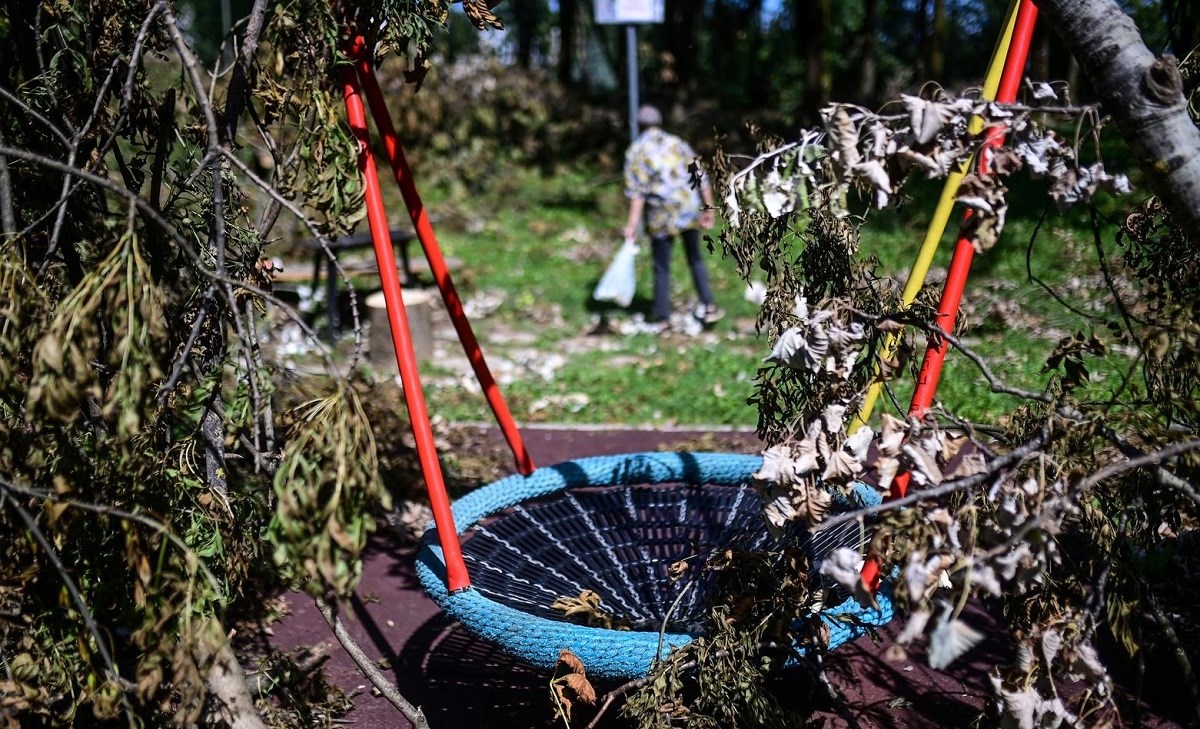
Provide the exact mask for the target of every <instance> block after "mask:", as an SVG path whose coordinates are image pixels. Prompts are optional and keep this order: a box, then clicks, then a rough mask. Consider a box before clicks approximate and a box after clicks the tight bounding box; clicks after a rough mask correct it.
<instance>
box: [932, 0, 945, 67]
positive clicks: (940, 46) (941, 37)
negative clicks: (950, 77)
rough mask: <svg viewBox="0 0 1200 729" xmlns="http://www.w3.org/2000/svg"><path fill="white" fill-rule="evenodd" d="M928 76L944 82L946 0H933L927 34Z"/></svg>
mask: <svg viewBox="0 0 1200 729" xmlns="http://www.w3.org/2000/svg"><path fill="white" fill-rule="evenodd" d="M929 77H930V79H932V80H934V81H936V82H938V83H940V84H945V83H946V0H933V32H932V33H931V34H930V36H929Z"/></svg>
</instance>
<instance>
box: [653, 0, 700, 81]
mask: <svg viewBox="0 0 1200 729" xmlns="http://www.w3.org/2000/svg"><path fill="white" fill-rule="evenodd" d="M696 6H697V3H696V2H695V0H667V4H666V10H665V15H666V23H664V25H663V31H664V33H663V40H664V41H665V42H664V43H663V47H665V48H666V49H667V52H668V53H670V54H671V56H672V57H673V58H674V59H675V76H676V78H678V79H679V86H680V88H682V89H683V91H684V93H685V94H687V95H689V96H690V95H692V94H694V93H695V92H696V87H697V82H698V80H699V75H698V73H697V71H698V69H699V65H700V64H699V57H700V19H701V16H702V14H703V10H702V9H701V8H699V7H696Z"/></svg>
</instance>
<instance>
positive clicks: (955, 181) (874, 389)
mask: <svg viewBox="0 0 1200 729" xmlns="http://www.w3.org/2000/svg"><path fill="white" fill-rule="evenodd" d="M1019 4H1020V2H1019V0H1010V2H1009V4H1008V12H1007V13H1006V14H1005V16H1004V32H1002V33H1001V34H1000V38H999V39H998V40H997V41H996V48H995V50H993V51H992V60H991V62H990V63H989V64H988V69H987V75H986V76H985V77H984V79H983V98H984V99H986V100H988V101H992V100H994V99H995V98H996V89H997V88H998V87H999V86H1000V75H1001V73H1002V72H1003V71H1004V59H1005V58H1006V57H1007V56H1008V48H1009V45H1010V44H1011V43H1012V36H1013V27H1014V26H1016V23H1017V6H1018V5H1019ZM970 129H971V132H972V133H976V134H977V133H979V132H980V131H982V130H983V121H982V120H981V119H979V118H978V117H974V118H972V119H971V125H970ZM970 168H971V160H968V161H966V162H964V163H963V164H962V165H960V166H959V168H958V169H956V170H954V171H953V172H951V173H950V174H949V175H948V176H947V177H946V184H945V185H943V186H942V195H941V197H940V198H938V204H937V208H935V209H934V211H933V218H932V219H931V220H930V221H929V229H928V230H927V231H925V239H924V240H923V241H922V242H921V249H920V250H919V251H918V252H917V259H916V260H915V261H913V265H912V269H911V270H910V271H909V272H908V281H907V283H905V285H904V291H903V292H902V293H901V294H900V299H901V301H902V302H903V305H904V306H905V308H907V307H909V306H911V305H912V303H913V301H915V300H916V298H917V294H918V293H919V292H920V291H921V287H922V286H923V285H925V277H926V276H927V275H928V274H929V267H930V265H931V264H932V263H933V256H934V254H935V253H936V252H937V247H938V243H940V242H941V240H942V234H943V233H945V232H946V223H948V222H949V220H950V213H951V212H952V211H953V210H954V199H955V197H957V195H958V186H959V185H960V184H962V179H963V177H964V176H965V175H966V173H967V170H969V169H970ZM899 341H900V336H899V335H898V334H889V335H887V336H886V337H885V338H884V340H883V345H882V353H881V354H882V357H883V358H884V359H888V358H890V357H892V356H893V355H895V353H896V346H897V344H898V343H899ZM882 392H883V381H882V380H879V379H877V380H875V381H874V382H872V383H871V387H870V389H868V390H867V396H866V399H865V400H863V405H862V409H861V410H859V413H858V415H857V416H856V417H855V418H854V420H852V421H851V422H850V427H849V429H848V432H850V433H853V432H854V431H856V430H858V429H859V427H861V426H862V425H865V424H866V422H867V421H868V420H870V419H871V413H872V412H873V411H874V410H875V404H876V403H877V402H878V401H879V395H880V394H881V393H882Z"/></svg>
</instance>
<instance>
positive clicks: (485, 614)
mask: <svg viewBox="0 0 1200 729" xmlns="http://www.w3.org/2000/svg"><path fill="white" fill-rule="evenodd" d="M761 464H762V459H761V458H758V457H756V456H740V455H728V454H710V453H635V454H629V455H621V456H601V457H596V458H585V459H579V460H575V461H568V462H566V463H562V464H558V465H556V466H550V467H546V468H540V469H538V470H537V471H535V472H534V473H532V474H530V475H529V476H520V475H515V476H510V477H508V478H505V479H502V480H500V481H497V482H495V483H493V484H490V485H488V486H485V487H483V488H480V489H478V490H476V491H474V492H472V493H470V494H468V495H467V496H465V497H463V498H461V499H459V500H458V501H457V502H455V504H454V507H453V511H454V520H455V524H456V528H457V529H458V530H459V533H460V534H463V533H465V532H468V531H469V530H471V529H472V528H473V527H475V526H476V525H478V524H479V523H480V522H483V521H485V520H487V519H488V518H489V517H492V516H493V515H496V514H499V513H500V512H504V511H505V510H512V509H516V510H518V511H520V510H522V509H523V506H522V505H523V504H526V502H530V501H534V500H537V499H543V498H545V497H548V496H552V495H555V494H559V493H561V492H566V491H567V490H568V489H586V488H588V487H609V486H623V485H628V486H635V485H637V486H640V485H652V484H672V483H684V484H693V485H697V486H701V487H704V488H709V487H737V489H738V491H739V493H740V492H747V491H749V488H748V482H749V479H750V476H751V474H753V473H754V472H755V471H757V470H758V469H759V467H760V466H761ZM680 493H684V492H682V491H681V492H680ZM568 498H571V499H572V501H574V497H571V496H569V495H568ZM857 498H858V499H859V500H860V501H861V502H863V503H872V502H878V499H879V496H878V493H877V492H875V491H874V489H870V488H867V487H865V486H863V487H861V488H860V489H859V490H858V493H857ZM848 506H849V504H844V505H843V508H847V507H848ZM682 511H683V507H681V514H682ZM637 513H638V512H636V511H635V510H634V509H633V508H632V506H631V507H630V510H629V514H630V515H631V516H632V515H636V514H637ZM759 523H760V524H761V522H759ZM758 531H760V532H761V531H765V530H763V529H762V528H761V527H759V528H758ZM535 536H537V535H535ZM469 544H470V540H469V539H468V540H467V541H466V542H464V552H466V551H467V545H469ZM504 546H506V547H508V548H509V549H513V550H516V549H518V548H519V547H518V546H510V545H508V544H507V543H505V544H504ZM609 556H610V557H613V558H617V559H620V557H619V556H618V555H617V554H614V553H613V552H612V551H610V552H609ZM643 556H644V555H643ZM535 561H536V560H535ZM537 565H539V566H545V567H546V568H547V569H549V570H554V569H555V567H554V565H552V564H549V563H543V562H537ZM562 569H566V568H562ZM416 571H417V576H418V578H419V579H420V581H421V584H422V585H423V586H424V588H425V590H426V592H427V593H428V594H429V595H430V597H432V598H433V600H434V601H435V602H436V603H437V604H438V605H439V606H441V607H442V609H443V610H445V611H446V612H447V613H448V614H449V615H450V616H452V617H454V618H455V619H457V620H458V621H459V622H461V623H462V624H463V625H464V626H465V627H466V628H467V629H469V630H471V631H472V632H473V633H475V634H477V635H479V636H482V637H484V638H486V639H488V640H491V641H493V642H495V643H496V644H498V645H500V646H501V647H502V648H504V649H505V650H506V651H508V652H509V653H511V654H513V655H515V656H518V657H519V658H521V659H522V660H524V661H526V662H527V663H529V664H531V665H534V666H537V667H541V668H553V667H554V665H555V664H556V663H557V662H558V656H559V652H560V651H561V650H562V649H564V648H566V649H570V650H571V651H572V652H573V653H575V654H576V655H577V656H579V658H580V659H581V660H582V661H583V663H584V665H585V666H587V668H588V672H589V673H591V674H592V675H595V676H601V677H605V678H629V677H634V676H643V675H645V674H646V673H647V672H648V671H649V670H650V667H651V664H652V663H653V661H654V660H655V658H656V656H657V655H658V653H659V632H658V626H653V627H651V626H645V627H644V628H643V629H635V630H609V629H605V628H594V627H586V626H583V625H577V624H575V623H570V622H565V621H563V620H556V619H551V618H547V617H542V616H539V615H534V614H531V612H530V611H526V610H518V609H515V608H513V607H511V606H510V605H506V604H503V603H502V602H500V601H499V600H498V599H493V598H492V597H488V596H487V595H484V594H483V591H482V590H480V589H469V590H465V591H463V592H459V593H456V594H453V595H451V594H448V593H447V592H446V583H445V562H444V559H443V557H442V551H441V549H440V547H439V546H438V541H437V534H436V530H433V529H431V530H430V531H429V533H427V534H426V537H425V539H424V546H423V548H422V549H421V551H420V553H419V554H418V556H417V563H416ZM556 574H557V572H556ZM473 576H474V573H473ZM560 576H562V575H560ZM538 587H539V586H537V585H533V586H531V588H532V589H536V588H538ZM559 596H561V597H568V596H573V595H567V594H560V595H559ZM542 597H544V598H545V599H544V604H545V605H546V606H548V605H549V603H550V601H552V600H553V597H552V596H551V595H550V593H547V594H546V595H544V596H542ZM877 602H878V608H877V609H864V608H862V607H860V606H859V605H858V603H857V602H855V601H854V599H853V598H847V599H846V600H845V601H843V602H842V603H841V604H839V605H837V606H836V607H832V608H829V609H826V610H825V611H824V612H822V614H821V618H822V620H823V621H824V622H825V624H826V625H827V626H828V628H829V631H830V638H829V646H830V648H835V647H837V646H839V645H841V644H843V643H845V642H847V641H850V640H853V639H854V638H856V637H858V636H859V635H862V634H863V633H864V632H866V630H867V629H868V627H869V626H880V625H883V624H885V623H887V622H888V621H889V620H891V618H892V604H891V600H890V599H889V595H888V594H887V593H886V592H881V593H880V595H878V596H877ZM693 637H694V636H692V635H690V634H687V633H683V632H668V633H666V634H665V636H664V638H663V644H662V652H663V654H664V655H665V654H666V653H668V652H669V651H670V650H672V649H674V648H678V647H680V646H683V645H686V644H687V643H688V642H690V641H691V640H692V639H693Z"/></svg>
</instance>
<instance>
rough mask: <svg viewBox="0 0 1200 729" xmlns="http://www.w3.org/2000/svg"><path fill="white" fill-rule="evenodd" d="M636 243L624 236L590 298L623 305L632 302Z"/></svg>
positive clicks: (635, 267) (635, 269)
mask: <svg viewBox="0 0 1200 729" xmlns="http://www.w3.org/2000/svg"><path fill="white" fill-rule="evenodd" d="M638 250H639V248H638V244H637V243H636V242H634V240H633V239H632V238H626V239H625V242H624V243H622V244H621V247H620V248H618V249H617V253H616V255H614V256H613V259H612V262H611V263H609V264H608V268H607V269H605V271H604V275H603V276H601V277H600V283H598V284H596V290H595V291H593V292H592V298H594V299H595V300H596V301H611V302H613V303H614V304H616V305H617V306H621V307H625V306H629V305H630V304H631V303H633V293H634V291H636V290H637V266H636V265H635V264H636V261H635V259H636V257H637V252H638Z"/></svg>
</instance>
